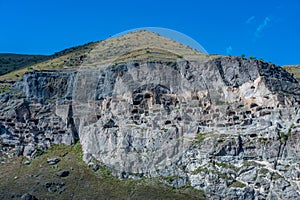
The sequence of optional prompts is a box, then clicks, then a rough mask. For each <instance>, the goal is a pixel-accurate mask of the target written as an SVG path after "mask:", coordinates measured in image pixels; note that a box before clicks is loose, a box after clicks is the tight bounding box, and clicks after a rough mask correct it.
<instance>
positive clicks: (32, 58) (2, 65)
mask: <svg viewBox="0 0 300 200" xmlns="http://www.w3.org/2000/svg"><path fill="white" fill-rule="evenodd" d="M46 59H48V56H42V55H22V54H0V75H3V74H7V73H9V72H12V71H15V70H18V69H22V68H24V67H27V66H30V65H35V64H37V63H39V62H42V61H45V60H46Z"/></svg>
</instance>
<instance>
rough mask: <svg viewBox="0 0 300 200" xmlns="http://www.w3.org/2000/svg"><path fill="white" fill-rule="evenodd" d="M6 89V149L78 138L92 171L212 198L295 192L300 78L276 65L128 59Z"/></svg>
mask: <svg viewBox="0 0 300 200" xmlns="http://www.w3.org/2000/svg"><path fill="white" fill-rule="evenodd" d="M12 90H15V93H13V91H12V93H11V94H5V95H2V96H1V99H0V101H1V102H0V111H1V113H0V114H1V115H0V126H1V134H0V141H1V147H2V148H1V149H2V150H1V152H3V153H4V154H7V155H8V156H18V155H24V156H27V157H34V156H35V155H37V154H38V153H39V152H40V151H43V150H46V149H47V148H48V147H49V146H50V145H51V144H58V143H65V144H73V143H74V142H75V141H76V140H78V139H79V140H80V143H81V145H82V149H83V154H84V160H85V161H86V162H88V163H89V162H91V163H94V164H93V165H91V167H93V168H95V167H96V168H95V171H96V170H97V169H98V168H99V166H100V165H103V166H106V167H110V168H111V169H112V172H113V174H114V175H116V176H118V177H120V178H140V177H143V176H146V177H154V176H161V177H164V178H163V179H164V180H165V182H166V183H167V184H170V185H172V186H174V187H180V186H183V185H187V184H190V185H191V186H192V187H195V188H197V189H202V190H204V191H205V192H206V195H207V197H208V198H211V199H224V198H230V199H259V198H262V199H297V198H300V194H299V184H300V182H299V177H300V175H299V174H300V166H299V164H298V163H299V156H298V155H299V153H300V152H299V149H300V142H299V141H300V109H299V103H300V102H299V101H300V85H299V82H297V80H296V79H294V78H293V77H292V76H290V75H289V74H288V73H287V72H285V71H284V70H283V69H281V68H278V67H275V66H273V65H269V64H267V63H264V62H260V61H255V60H245V59H241V58H233V57H217V58H216V57H213V58H211V59H207V60H206V61H205V62H204V61H203V62H199V61H185V60H178V61H177V62H145V63H128V64H124V65H118V66H111V67H107V68H104V69H101V70H87V69H84V70H80V71H78V72H55V73H54V72H52V71H46V72H37V71H33V72H29V73H27V74H25V76H24V78H23V81H21V82H18V83H16V84H15V85H14V86H13V88H12ZM16 91H23V92H21V93H20V92H18V93H17V92H16ZM12 94H14V95H12ZM54 164H56V163H54ZM49 188H50V189H49ZM48 189H49V191H50V192H56V191H57V188H56V186H52V185H51V187H48Z"/></svg>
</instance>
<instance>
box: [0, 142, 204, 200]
mask: <svg viewBox="0 0 300 200" xmlns="http://www.w3.org/2000/svg"><path fill="white" fill-rule="evenodd" d="M49 158H58V159H60V161H59V162H58V163H57V164H54V165H49V164H48V163H47V159H49ZM25 161H27V159H26V158H24V157H17V158H13V159H8V160H5V163H2V164H0V169H1V173H0V180H1V181H0V199H10V198H16V199H18V198H20V197H21V195H22V194H25V193H30V194H32V195H34V196H35V197H37V198H38V199H205V196H204V193H203V191H198V190H195V189H192V188H189V187H187V188H180V189H174V188H170V187H168V186H167V185H165V184H164V183H161V182H160V181H159V179H141V180H137V181H135V180H132V179H125V180H119V179H117V178H115V177H113V176H112V175H111V174H110V170H109V169H106V168H104V167H102V168H101V167H100V169H99V170H98V171H96V172H94V171H93V169H91V168H88V167H87V164H86V163H84V162H83V161H82V160H81V149H80V145H79V143H77V144H76V145H74V146H65V145H54V146H52V147H51V148H50V149H49V150H48V151H47V152H46V153H44V154H42V155H40V156H39V157H37V158H35V159H32V160H30V162H31V163H30V164H29V165H26V164H24V162H25ZM62 171H68V172H69V174H67V173H66V174H65V175H66V176H62V177H60V175H61V172H62Z"/></svg>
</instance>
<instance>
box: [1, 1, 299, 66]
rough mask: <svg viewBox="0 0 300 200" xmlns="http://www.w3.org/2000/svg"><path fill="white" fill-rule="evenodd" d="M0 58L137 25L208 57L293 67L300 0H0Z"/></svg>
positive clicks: (55, 48) (94, 38)
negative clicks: (169, 32)
mask: <svg viewBox="0 0 300 200" xmlns="http://www.w3.org/2000/svg"><path fill="white" fill-rule="evenodd" d="M0 19H1V20H0V52H1V53H7V52H8V53H24V54H48V55H49V54H52V53H54V52H57V51H60V50H63V49H65V48H68V47H72V46H75V45H80V44H84V43H87V42H90V41H98V40H103V39H106V38H108V37H109V36H110V35H114V34H117V33H119V32H122V31H125V30H128V29H133V28H137V27H149V26H150V27H165V28H170V29H174V30H177V31H179V32H182V33H184V34H186V35H188V36H190V37H192V38H193V39H195V40H196V41H198V42H199V43H200V44H201V45H202V46H203V47H204V48H205V49H206V50H207V51H208V52H209V53H213V54H223V55H228V54H230V55H242V54H245V55H246V56H250V55H251V56H256V57H257V58H263V59H264V60H266V61H271V62H273V63H275V64H277V65H285V64H300V0H285V1H283V0H248V1H247V0H205V1H202V0H195V1H189V0H181V1H176V0H172V1H169V0H165V1H164V0H152V1H142V0H139V1H125V0H123V1H112V0H104V1H103V0H102V1H101V0H84V1H77V0H27V1H25V0H0Z"/></svg>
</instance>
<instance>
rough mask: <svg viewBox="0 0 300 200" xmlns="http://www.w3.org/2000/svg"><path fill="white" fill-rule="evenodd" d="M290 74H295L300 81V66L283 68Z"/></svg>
mask: <svg viewBox="0 0 300 200" xmlns="http://www.w3.org/2000/svg"><path fill="white" fill-rule="evenodd" d="M282 67H283V68H284V69H285V70H286V71H288V72H289V73H290V74H294V77H295V78H297V79H300V65H293V66H282Z"/></svg>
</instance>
